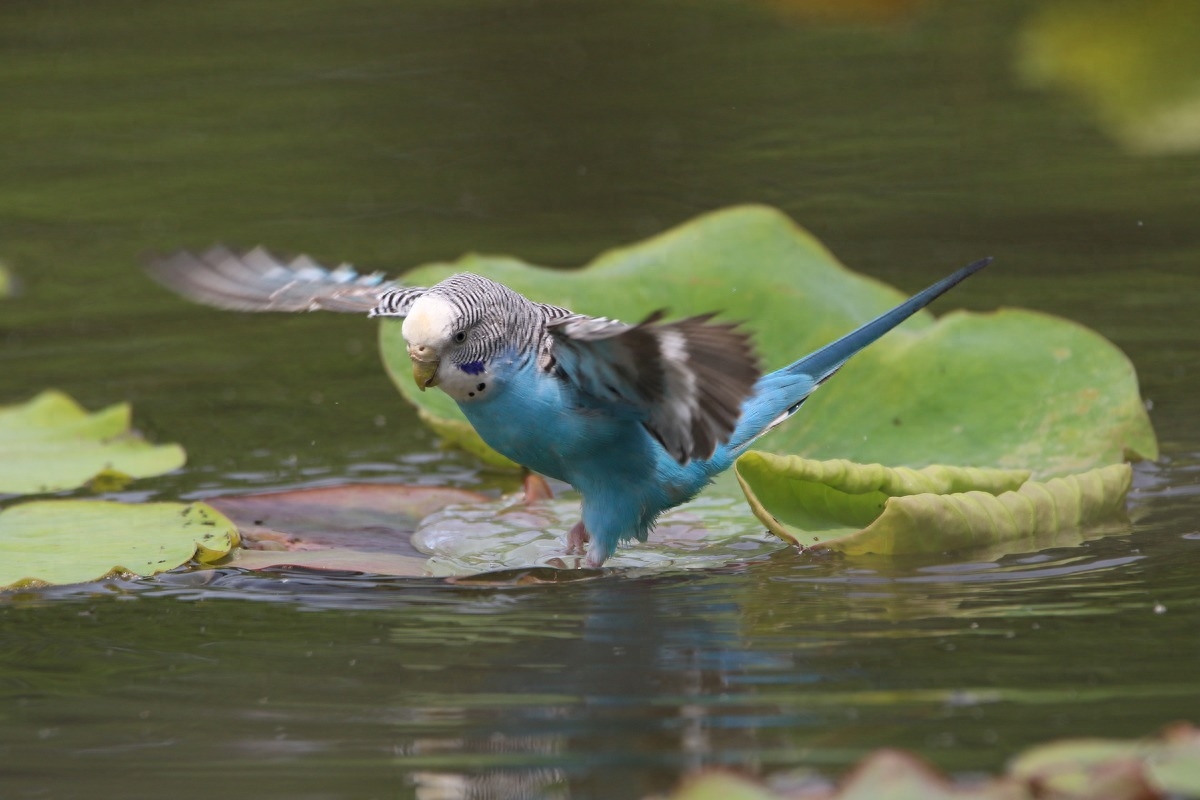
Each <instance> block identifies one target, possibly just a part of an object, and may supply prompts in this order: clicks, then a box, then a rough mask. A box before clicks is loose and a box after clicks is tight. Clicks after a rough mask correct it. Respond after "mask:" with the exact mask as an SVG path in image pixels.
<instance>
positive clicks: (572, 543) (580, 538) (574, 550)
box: [567, 520, 592, 556]
mask: <svg viewBox="0 0 1200 800" xmlns="http://www.w3.org/2000/svg"><path fill="white" fill-rule="evenodd" d="M591 539H592V537H591V536H590V535H589V534H588V530H587V528H585V527H584V525H583V520H579V522H576V523H575V527H573V528H571V532H570V533H568V534H567V555H569V556H581V555H583V554H584V553H586V552H587V545H588V542H590V541H591Z"/></svg>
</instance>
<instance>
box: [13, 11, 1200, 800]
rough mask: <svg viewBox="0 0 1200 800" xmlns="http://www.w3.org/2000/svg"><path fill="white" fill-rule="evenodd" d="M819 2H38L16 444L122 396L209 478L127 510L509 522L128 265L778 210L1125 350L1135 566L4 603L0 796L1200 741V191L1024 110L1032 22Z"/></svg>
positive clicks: (463, 478)
mask: <svg viewBox="0 0 1200 800" xmlns="http://www.w3.org/2000/svg"><path fill="white" fill-rule="evenodd" d="M785 5H786V4H785V3H782V2H777V3H766V2H764V3H761V4H759V3H736V2H732V1H730V2H718V0H693V1H691V2H682V1H680V2H665V1H664V0H651V1H650V2H641V3H614V2H609V0H591V1H589V2H582V1H581V2H562V1H561V0H559V1H555V2H551V1H550V0H547V1H546V2H505V3H490V2H482V1H480V0H470V1H468V0H438V1H437V2H407V3H384V2H361V1H359V2H339V3H333V2H316V1H315V0H305V1H302V2H290V3H271V2H210V3H192V2H183V0H178V1H176V2H168V1H167V0H146V1H145V2H118V1H117V0H112V1H111V2H102V3H88V2H82V0H74V1H71V2H33V1H32V0H29V1H23V0H13V1H10V2H6V3H5V4H4V5H3V6H0V47H2V52H3V59H2V61H0V98H3V101H2V105H0V108H2V109H3V111H2V113H0V123H2V124H0V259H3V260H4V261H5V262H6V263H7V264H8V265H9V266H10V267H12V268H13V269H14V270H15V271H16V272H17V274H18V275H19V276H20V277H21V279H22V281H23V282H24V285H25V290H24V293H23V294H22V296H20V297H18V298H15V299H9V300H3V301H0V403H8V402H17V401H21V400H24V399H27V398H28V397H29V396H31V395H33V394H34V393H36V392H37V391H39V390H40V389H42V388H45V387H50V386H54V387H58V388H61V389H64V390H67V391H69V392H70V393H71V394H73V395H74V396H75V397H77V398H78V399H79V400H80V401H82V402H83V403H84V404H85V405H87V406H89V407H93V408H94V407H99V406H101V405H104V404H106V403H111V402H117V401H122V400H129V401H131V402H132V403H133V404H134V408H135V420H136V424H137V426H138V427H139V428H140V429H141V430H142V431H144V432H145V433H146V434H147V435H148V436H149V437H151V438H152V439H156V440H159V441H178V442H180V443H182V444H183V445H184V446H185V447H186V448H187V450H188V453H189V457H190V461H189V466H188V467H187V468H186V469H185V470H184V471H183V472H182V473H181V474H177V475H173V476H168V477H165V478H162V479H156V480H149V481H141V482H138V483H137V484H135V485H134V486H133V487H131V489H130V491H129V492H128V493H127V495H126V496H128V497H130V498H143V497H162V498H175V497H180V496H187V497H194V496H203V495H205V494H206V493H210V492H219V491H223V490H230V489H241V488H246V487H252V486H284V485H296V484H307V483H313V482H320V481H326V480H328V481H343V480H350V479H362V478H366V479H389V480H401V481H420V482H425V483H449V484H454V485H464V486H474V487H482V488H489V489H510V488H513V485H514V484H513V482H512V479H511V478H508V477H505V476H501V475H494V474H489V473H485V472H481V471H480V470H479V469H478V465H477V464H476V462H475V461H474V460H473V459H471V458H470V457H469V456H465V455H461V454H456V453H442V452H440V451H438V450H437V449H436V442H435V440H434V438H433V437H432V436H431V435H430V434H429V433H428V432H426V431H424V430H423V429H421V428H420V427H419V426H418V424H417V422H416V419H415V416H414V415H413V414H412V412H411V411H409V410H408V409H407V408H406V407H404V405H403V404H402V402H401V401H400V400H399V398H398V396H397V395H396V394H395V392H394V390H393V389H392V388H391V387H390V386H389V385H388V382H387V380H386V378H385V377H384V375H383V372H382V370H381V369H380V367H379V364H378V359H377V355H376V353H375V346H374V337H375V329H374V326H373V324H371V323H368V322H366V321H364V320H360V319H353V318H343V317H337V316H333V315H329V316H320V315H316V316H311V317H261V318H260V317H250V316H238V315H233V314H222V313H219V312H214V311H210V310H207V309H202V308H197V307H194V306H189V305H187V304H185V303H183V302H182V301H179V300H177V299H175V298H174V297H172V296H170V295H168V294H167V293H165V292H164V291H162V290H160V289H159V288H158V287H157V286H155V285H153V284H151V283H150V282H149V281H148V280H147V279H146V278H145V277H144V275H143V274H142V272H141V270H140V269H139V266H138V263H139V259H140V258H141V257H142V255H143V254H145V253H147V252H152V251H162V250H169V249H173V248H176V247H193V248H195V247H203V246H206V245H207V244H209V243H211V242H213V241H223V242H227V243H230V244H235V245H244V246H251V245H254V244H258V243H263V244H266V245H268V246H270V247H272V248H274V249H276V250H278V251H280V252H283V253H296V252H308V253H310V254H312V255H313V256H315V257H317V258H319V259H323V260H326V261H329V262H332V263H336V262H338V261H341V260H349V261H352V262H354V263H356V264H359V265H362V266H365V267H370V268H376V267H379V268H388V269H391V270H393V271H399V270H402V269H404V268H405V267H408V266H411V265H415V264H418V263H422V262H425V261H429V260H434V259H445V258H452V257H455V256H457V255H458V254H460V253H462V252H465V251H470V250H475V251H484V252H500V253H511V254H514V255H517V256H520V257H522V258H524V259H527V260H529V261H531V262H534V263H542V264H547V265H553V266H563V267H569V266H572V265H578V264H581V263H583V262H585V261H587V260H590V258H592V257H593V256H594V255H595V254H596V253H597V252H599V251H601V250H603V249H606V248H608V247H612V246H616V245H619V244H623V243H628V242H630V241H633V240H636V239H638V238H641V237H644V236H648V235H651V234H653V233H656V232H658V231H660V230H662V229H664V228H665V227H668V226H670V225H673V224H676V223H678V222H681V221H683V220H686V219H688V218H690V217H691V216H694V215H695V214H698V213H701V212H704V211H708V210H711V209H714V208H718V207H721V206H725V205H729V204H733V203H739V202H763V203H770V204H773V205H776V206H778V207H780V208H782V209H784V210H785V211H787V212H788V213H789V214H791V215H792V216H793V217H794V218H795V219H796V220H797V221H799V222H800V223H801V224H803V225H805V226H806V227H808V228H809V229H810V230H811V231H812V232H813V233H815V234H816V235H817V236H818V237H819V238H820V239H821V240H822V241H823V242H825V244H826V245H828V246H829V247H830V248H831V249H832V250H833V252H834V253H836V254H837V255H838V256H839V257H840V258H841V259H842V260H843V261H844V262H845V263H846V264H848V265H849V266H851V267H853V268H855V269H859V270H862V271H864V272H867V273H869V274H872V275H876V276H879V277H882V278H884V279H885V280H888V281H890V282H892V283H895V284H896V285H898V286H900V287H902V288H904V289H909V290H911V289H916V288H919V287H921V286H923V285H925V284H926V283H928V282H929V281H931V280H933V279H934V278H937V277H940V276H941V275H942V274H943V273H945V272H946V271H947V269H948V268H950V267H953V266H956V265H958V264H960V263H965V262H966V261H968V260H971V259H973V258H976V257H978V256H981V255H994V256H996V258H997V263H996V265H995V266H994V267H993V268H992V269H991V270H989V276H988V280H987V281H973V282H971V283H969V284H967V285H964V286H962V287H960V288H959V289H957V290H956V291H955V293H954V295H953V299H952V300H944V301H942V304H941V306H940V308H941V310H945V309H946V308H948V307H956V306H965V307H969V308H992V307H995V306H997V305H1020V306H1024V307H1028V308H1035V309H1040V310H1045V311H1049V312H1051V313H1055V314H1059V315H1062V316H1066V317H1069V318H1072V319H1076V320H1079V321H1081V322H1084V323H1086V324H1087V325H1090V326H1091V327H1093V328H1095V329H1097V330H1099V331H1100V332H1101V333H1103V334H1105V335H1106V336H1108V337H1109V338H1111V339H1113V340H1114V341H1115V342H1116V343H1117V344H1118V345H1119V346H1121V347H1122V348H1123V349H1124V350H1125V351H1126V352H1127V353H1128V354H1129V355H1130V356H1131V358H1132V359H1133V361H1134V362H1135V364H1137V366H1138V369H1139V374H1140V376H1141V378H1142V385H1143V391H1144V394H1145V396H1146V397H1147V398H1148V399H1149V400H1151V401H1152V402H1153V410H1152V417H1153V419H1154V422H1155V425H1156V427H1157V429H1158V431H1159V434H1160V437H1161V440H1162V447H1163V458H1162V460H1161V461H1160V462H1159V463H1158V464H1154V465H1139V466H1138V468H1137V471H1136V477H1135V485H1136V489H1135V492H1134V494H1133V496H1132V502H1131V511H1132V514H1133V516H1134V519H1135V522H1134V525H1133V526H1132V529H1131V532H1129V533H1128V534H1126V535H1119V536H1112V537H1109V538H1105V539H1101V540H1096V541H1093V542H1090V543H1089V544H1087V545H1085V546H1081V547H1078V548H1071V549H1064V550H1056V551H1050V552H1046V553H1041V554H1030V555H1028V556H1023V557H1009V558H1007V559H1005V560H1003V561H1002V562H999V563H972V562H970V561H969V560H964V559H961V558H960V559H957V560H956V559H944V560H942V561H939V562H937V563H928V562H926V563H921V564H908V563H895V562H881V563H856V564H840V563H814V562H810V561H807V560H804V559H802V558H799V557H796V556H794V555H792V554H782V555H780V556H778V557H776V558H774V559H773V560H771V561H770V562H769V563H766V564H758V565H755V566H753V567H748V568H746V569H738V570H729V571H726V572H724V573H721V574H706V575H687V576H679V577H664V578H660V579H655V580H650V579H645V580H632V579H624V578H621V577H615V578H611V579H608V580H604V581H601V582H598V583H593V584H590V585H575V586H561V587H550V588H542V589H524V590H511V591H491V590H468V589H463V588H455V587H450V586H442V585H437V584H434V583H424V582H418V583H412V582H404V581H378V582H377V581H370V580H366V579H363V578H360V577H354V576H341V577H312V576H307V575H303V574H299V573H297V574H292V575H290V576H286V575H278V574H277V575H275V576H267V577H263V576H240V575H237V574H227V573H212V572H210V573H197V574H191V575H179V576H166V577H163V578H160V579H158V580H153V581H146V582H144V583H143V584H139V585H129V584H122V583H119V582H113V583H109V584H105V585H103V586H98V587H85V588H78V589H61V590H53V591H46V592H22V593H18V594H9V595H5V596H3V597H0V643H2V646H0V794H3V795H4V796H5V797H55V798H59V797H64V798H65V797H97V796H122V797H160V796H163V795H164V794H170V795H171V796H177V797H202V796H203V797H209V796H212V793H213V792H214V791H219V793H220V794H222V795H224V796H245V797H255V798H265V797H281V798H282V797H287V798H335V797H336V798H342V797H345V798H351V797H353V798H363V797H387V798H392V797H397V796H399V797H407V796H413V795H414V794H415V793H416V790H417V787H418V786H429V785H431V782H432V781H434V778H432V777H430V776H429V774H428V773H440V774H442V780H449V779H448V778H446V777H445V776H446V775H460V776H465V778H463V780H464V781H465V783H463V784H461V785H463V786H465V785H467V784H472V785H477V784H480V783H488V784H489V785H490V787H491V788H492V789H496V790H499V789H500V788H502V787H508V788H509V789H513V790H514V791H515V792H517V796H519V795H520V794H521V793H524V794H532V795H535V796H536V795H543V796H551V797H565V796H570V797H575V798H578V797H638V796H641V795H643V794H645V793H647V792H650V791H652V790H659V789H663V788H665V787H667V786H669V785H671V783H672V782H673V781H674V780H675V779H676V777H677V776H678V775H679V774H680V773H681V772H683V771H685V770H687V769H690V768H693V767H696V766H700V765H704V764H716V763H728V764H738V765H743V766H747V767H749V768H751V769H754V770H759V771H763V772H774V771H777V770H780V769H783V768H788V767H795V766H802V765H808V766H815V767H817V768H820V769H822V770H823V771H826V772H827V773H828V774H835V773H837V772H839V771H840V770H841V769H843V768H844V767H845V766H846V765H848V764H849V763H851V762H852V761H853V760H855V759H856V758H858V757H859V756H861V755H862V753H863V752H865V751H866V750H867V749H869V748H873V747H876V746H880V745H899V746H905V747H909V748H914V749H916V750H917V751H919V752H921V753H922V754H923V755H925V756H926V757H928V758H930V759H932V760H933V761H934V762H935V763H937V764H939V765H940V766H942V767H944V768H946V769H950V770H954V771H972V770H980V769H987V770H994V769H997V768H999V767H1000V766H1001V765H1002V764H1003V762H1004V760H1005V759H1006V758H1007V757H1009V756H1010V755H1012V754H1013V753H1015V752H1016V751H1018V750H1019V749H1020V748H1022V747H1024V746H1027V745H1029V744H1031V743H1034V742H1037V741H1042V740H1044V739H1047V738H1050V737H1059V736H1067V735H1078V734H1102V735H1120V736H1135V735H1140V734H1143V733H1147V732H1150V731H1151V730H1153V729H1155V728H1156V727H1158V726H1160V725H1162V724H1164V723H1166V722H1169V721H1171V720H1173V719H1177V718H1190V719H1192V720H1193V721H1200V682H1198V681H1197V680H1196V678H1195V675H1196V674H1197V672H1196V668H1197V658H1198V656H1200V638H1198V632H1200V603H1198V602H1197V599H1196V593H1195V590H1194V585H1195V580H1196V570H1197V568H1198V567H1200V533H1198V532H1197V529H1198V528H1200V522H1198V518H1197V515H1196V511H1195V506H1196V501H1197V496H1198V495H1200V488H1198V481H1200V433H1198V432H1197V426H1196V422H1195V409H1196V401H1195V397H1196V395H1197V392H1198V391H1200V356H1198V348H1197V340H1198V338H1200V337H1198V334H1197V324H1196V322H1195V305H1196V301H1197V298H1198V297H1200V275H1198V272H1200V271H1198V270H1197V263H1198V261H1200V225H1198V224H1197V220H1200V177H1198V176H1200V157H1197V156H1195V155H1188V154H1182V155H1169V156H1156V157H1144V156H1137V155H1134V154H1131V153H1128V152H1126V151H1123V150H1122V149H1121V148H1120V147H1119V146H1118V145H1117V144H1116V143H1115V142H1114V141H1113V140H1111V139H1110V138H1108V137H1107V136H1106V135H1105V133H1104V132H1103V130H1102V129H1101V128H1100V127H1099V126H1098V123H1097V120H1096V119H1095V118H1094V117H1093V116H1092V114H1091V113H1090V112H1089V110H1088V107H1087V106H1086V104H1085V102H1084V101H1083V100H1081V99H1078V98H1075V97H1071V96H1068V95H1062V94H1056V93H1052V92H1050V93H1046V92H1040V91H1036V90H1033V89H1030V88H1027V87H1026V86H1024V85H1023V84H1022V82H1021V80H1020V78H1019V76H1018V70H1017V68H1016V66H1015V62H1016V58H1017V56H1016V54H1017V52H1018V51H1019V48H1020V42H1021V41H1022V36H1024V35H1025V33H1026V32H1027V31H1028V29H1029V27H1030V26H1031V25H1033V24H1035V20H1036V18H1037V14H1038V10H1039V7H1040V6H1041V5H1042V4H1037V3H1032V2H1028V3H1026V2H997V3H986V4H985V3H953V2H946V3H941V4H937V3H934V4H930V5H928V6H926V7H923V8H917V9H915V10H914V11H912V12H911V13H910V14H906V15H902V16H901V17H900V18H898V19H895V20H892V21H888V22H882V21H878V20H857V21H853V22H851V21H847V20H813V19H811V18H807V17H804V16H803V15H797V14H795V13H790V12H788V11H785V10H783V7H784V6H785ZM1054 5H1056V6H1061V7H1063V8H1067V9H1068V10H1073V11H1074V12H1075V13H1078V14H1081V15H1084V18H1086V15H1087V14H1088V13H1090V11H1091V9H1092V7H1096V8H1098V7H1101V6H1105V7H1111V6H1113V5H1114V3H1113V2H1110V1H1109V2H1106V0H1094V2H1091V3H1088V2H1082V0H1079V1H1077V2H1066V0H1064V2H1061V3H1056V4H1054ZM1084 30H1086V25H1085V26H1084ZM81 535H85V532H81ZM1156 606H1157V607H1158V613H1156V610H1155V608H1156ZM422 773H424V774H422ZM443 785H444V784H443ZM514 787H515V788H514ZM450 796H458V795H453V794H452V795H450ZM464 796H465V795H464Z"/></svg>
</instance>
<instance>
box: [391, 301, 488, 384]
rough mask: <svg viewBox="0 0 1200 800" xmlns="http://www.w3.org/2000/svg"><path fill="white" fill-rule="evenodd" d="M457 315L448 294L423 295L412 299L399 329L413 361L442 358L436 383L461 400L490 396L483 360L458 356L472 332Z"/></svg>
mask: <svg viewBox="0 0 1200 800" xmlns="http://www.w3.org/2000/svg"><path fill="white" fill-rule="evenodd" d="M458 316H459V315H458V312H457V311H456V310H455V308H454V306H453V305H451V304H450V302H449V301H448V300H446V299H445V298H443V297H439V296H437V295H424V296H423V297H420V298H418V299H417V300H416V302H414V303H413V306H412V308H411V309H410V310H409V312H408V316H407V317H405V318H404V324H403V325H402V326H401V328H400V332H401V334H402V335H403V336H404V341H405V342H407V343H408V353H409V356H410V357H411V358H412V359H413V360H414V361H426V362H431V361H437V362H439V363H438V367H437V373H436V375H437V378H436V383H435V384H434V385H435V386H437V388H439V389H441V390H442V391H443V392H445V393H446V394H448V395H450V396H451V397H453V398H454V399H455V400H457V401H459V402H460V403H469V402H473V401H475V400H481V399H483V398H484V397H487V396H488V394H489V391H488V390H489V388H490V386H489V384H490V383H491V379H492V375H491V372H490V371H489V370H488V369H486V367H485V366H484V365H483V364H482V363H480V362H474V363H468V364H465V365H464V364H462V363H460V362H461V361H462V360H463V359H462V358H456V357H455V355H456V354H455V351H456V350H457V349H458V348H459V345H461V344H462V343H463V342H464V341H465V340H466V337H467V336H469V335H470V331H469V330H468V329H466V328H464V327H462V320H461V319H459V318H458Z"/></svg>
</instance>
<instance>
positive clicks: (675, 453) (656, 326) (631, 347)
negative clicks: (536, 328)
mask: <svg viewBox="0 0 1200 800" xmlns="http://www.w3.org/2000/svg"><path fill="white" fill-rule="evenodd" d="M712 317H713V315H712V314H704V315H701V316H698V317H689V318H688V319H682V320H678V321H675V322H659V320H660V319H661V318H662V312H661V311H656V312H655V313H653V314H651V315H650V316H649V317H647V318H646V319H644V320H643V321H642V322H640V323H638V324H637V325H628V324H626V323H623V322H617V321H616V320H610V319H605V318H603V317H585V316H582V315H579V314H573V315H570V316H564V317H561V318H558V319H549V320H547V322H546V330H547V332H548V333H549V334H550V337H551V340H552V347H551V353H550V355H551V356H552V357H553V360H554V363H555V364H556V365H557V367H558V368H560V369H561V370H562V374H563V375H565V377H566V379H567V380H568V381H570V382H571V383H573V384H574V385H575V386H576V387H577V388H578V389H579V390H580V391H581V392H583V393H584V394H587V395H589V396H591V397H593V398H595V399H597V400H599V401H601V402H607V403H615V404H619V405H626V406H629V407H631V408H633V409H635V410H637V411H638V412H640V414H641V415H642V417H643V424H644V425H645V426H646V429H647V430H648V431H649V432H650V433H651V434H652V435H653V436H654V437H655V438H656V439H658V441H659V442H660V443H661V444H662V446H663V447H664V448H666V450H667V452H668V453H670V454H671V457H672V458H674V459H675V460H676V461H678V462H679V463H680V464H686V463H687V462H688V461H690V460H691V459H693V458H696V459H707V458H711V457H712V454H713V452H714V451H715V450H716V449H717V447H718V446H719V445H721V444H723V443H724V442H726V441H728V440H729V436H730V434H731V433H733V429H734V427H735V426H736V425H737V421H738V417H739V416H740V414H741V408H742V401H744V400H745V399H746V397H747V396H749V394H750V392H751V390H752V388H753V386H754V383H755V381H757V380H758V378H759V375H760V374H761V373H760V371H759V366H758V358H757V357H756V356H755V354H754V345H753V343H752V342H751V340H750V336H749V334H747V333H744V332H742V331H739V330H738V329H737V326H736V325H731V324H726V323H716V322H712V321H711V320H712Z"/></svg>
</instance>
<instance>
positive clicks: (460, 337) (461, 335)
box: [454, 331, 467, 342]
mask: <svg viewBox="0 0 1200 800" xmlns="http://www.w3.org/2000/svg"><path fill="white" fill-rule="evenodd" d="M466 338H467V332H466V331H459V332H458V333H456V334H454V341H456V342H461V341H463V340H464V339H466Z"/></svg>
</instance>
